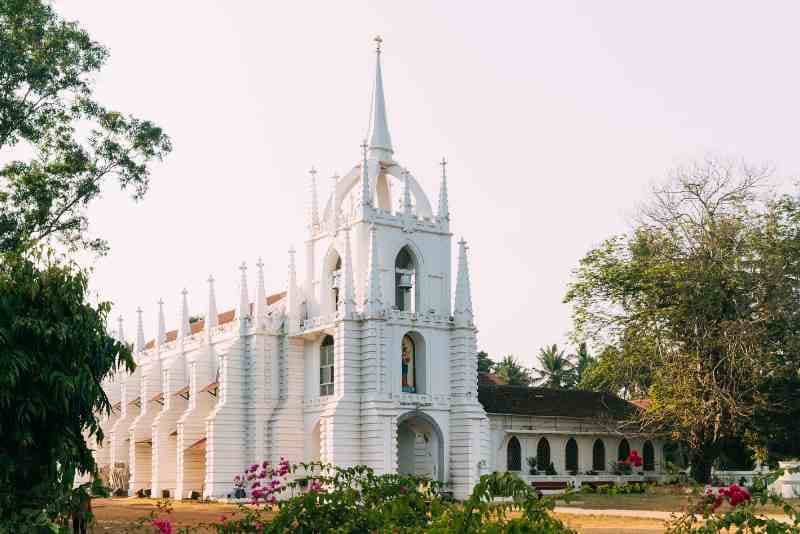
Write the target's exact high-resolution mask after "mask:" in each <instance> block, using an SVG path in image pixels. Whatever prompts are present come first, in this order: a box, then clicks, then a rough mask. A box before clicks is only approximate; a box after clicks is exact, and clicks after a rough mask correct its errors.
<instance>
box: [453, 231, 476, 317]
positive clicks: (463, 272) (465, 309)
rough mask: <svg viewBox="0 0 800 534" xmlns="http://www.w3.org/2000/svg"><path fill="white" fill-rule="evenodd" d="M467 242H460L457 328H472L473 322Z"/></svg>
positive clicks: (454, 311) (455, 307)
mask: <svg viewBox="0 0 800 534" xmlns="http://www.w3.org/2000/svg"><path fill="white" fill-rule="evenodd" d="M467 250H468V249H467V242H466V241H464V239H463V238H462V239H461V241H459V242H458V278H457V281H456V299H455V305H454V306H453V319H454V320H455V323H456V326H470V325H471V324H472V320H473V313H472V290H471V288H470V282H469V262H468V261H467Z"/></svg>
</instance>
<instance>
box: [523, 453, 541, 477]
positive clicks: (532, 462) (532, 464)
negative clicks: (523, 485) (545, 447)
mask: <svg viewBox="0 0 800 534" xmlns="http://www.w3.org/2000/svg"><path fill="white" fill-rule="evenodd" d="M526 462H528V473H529V474H531V475H538V474H539V470H538V469H536V456H528V458H527V459H526Z"/></svg>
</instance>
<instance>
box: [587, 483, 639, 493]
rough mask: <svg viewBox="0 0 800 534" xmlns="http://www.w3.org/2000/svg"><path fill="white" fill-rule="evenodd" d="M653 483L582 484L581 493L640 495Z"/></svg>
mask: <svg viewBox="0 0 800 534" xmlns="http://www.w3.org/2000/svg"><path fill="white" fill-rule="evenodd" d="M652 486H653V484H648V483H645V482H626V483H625V484H620V485H617V484H600V485H598V486H592V485H589V484H584V486H583V487H582V488H581V493H596V494H598V495H640V494H642V493H647V490H648V489H650V488H651V487H652Z"/></svg>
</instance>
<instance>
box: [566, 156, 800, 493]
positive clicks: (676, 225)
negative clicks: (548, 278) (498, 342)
mask: <svg viewBox="0 0 800 534" xmlns="http://www.w3.org/2000/svg"><path fill="white" fill-rule="evenodd" d="M767 174H768V173H767V171H766V170H765V169H753V168H750V167H746V166H740V165H734V164H729V163H727V162H721V161H718V160H713V159H710V160H707V161H704V162H700V163H697V164H695V165H692V166H687V167H682V168H679V169H677V170H676V171H675V172H674V173H673V177H672V180H671V182H670V183H668V184H667V185H665V186H664V187H663V188H660V189H657V190H656V191H655V194H654V199H653V202H652V203H650V204H648V205H647V206H646V207H645V208H644V209H643V210H642V213H641V216H640V218H639V221H640V222H639V224H638V225H637V226H636V227H635V228H634V229H633V231H631V232H630V233H629V234H627V235H622V236H616V237H612V238H610V239H608V240H607V241H605V242H604V243H603V244H601V245H600V246H599V247H597V248H596V249H594V250H591V251H590V252H589V253H587V254H586V256H584V258H583V259H582V260H581V263H580V267H579V268H578V270H577V271H576V273H575V279H574V281H573V282H572V283H571V284H570V287H569V291H568V293H567V295H566V297H565V301H566V302H568V303H571V304H572V305H573V318H574V325H575V332H574V335H575V337H576V338H579V339H587V340H590V341H591V342H592V344H593V346H596V347H598V348H599V354H600V357H599V360H598V362H597V364H596V365H595V366H593V367H592V368H591V369H590V371H589V373H588V374H587V377H586V379H585V381H584V384H586V385H591V386H594V387H596V388H598V389H609V390H612V391H613V390H615V389H616V391H617V392H619V391H620V390H622V391H623V393H626V394H628V395H629V396H632V397H639V396H645V395H646V396H647V397H649V398H650V399H651V401H652V402H651V403H650V405H649V407H648V408H647V410H645V411H644V413H643V415H642V423H643V424H644V425H645V426H646V427H647V429H648V430H655V431H662V432H669V433H671V434H672V437H673V438H674V439H676V440H680V441H682V442H684V443H686V444H687V445H688V447H689V457H690V462H691V468H692V476H693V477H694V478H695V480H698V481H702V482H707V481H708V480H709V476H710V468H711V465H712V463H713V462H714V460H715V459H716V458H717V456H718V454H719V451H720V448H721V446H722V444H723V443H724V441H725V440H727V439H731V438H745V437H746V436H749V437H750V438H752V439H751V440H750V443H749V444H750V445H751V446H753V447H755V448H758V447H764V448H768V447H769V446H770V445H771V444H770V442H768V441H767V439H765V438H767V436H769V435H776V436H777V435H780V433H781V432H784V433H785V432H796V430H792V429H791V427H790V426H789V420H787V419H786V418H777V417H776V418H768V414H769V413H770V410H773V411H780V412H784V413H787V412H788V413H798V410H800V404H798V402H797V400H798V398H797V397H794V398H793V397H782V398H781V397H778V396H776V395H772V394H771V393H770V384H771V383H774V382H776V381H777V382H781V381H782V382H784V383H789V382H790V381H791V380H794V379H795V377H796V376H797V372H796V370H797V368H798V367H800V350H798V349H800V346H798V344H800V336H797V335H796V333H797V332H798V331H800V203H798V200H797V199H796V198H790V197H782V198H779V199H772V198H764V197H762V196H760V195H759V192H760V191H761V189H760V187H761V184H762V180H763V179H764V178H765V177H766V176H767ZM781 425H783V426H782V427H781ZM795 426H796V425H795ZM795 435H796V434H795ZM787 445H788V443H787Z"/></svg>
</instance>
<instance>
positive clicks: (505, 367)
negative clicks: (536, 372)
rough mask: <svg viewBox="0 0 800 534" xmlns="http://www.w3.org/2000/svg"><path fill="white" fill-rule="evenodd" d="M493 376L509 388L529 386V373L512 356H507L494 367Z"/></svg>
mask: <svg viewBox="0 0 800 534" xmlns="http://www.w3.org/2000/svg"><path fill="white" fill-rule="evenodd" d="M494 374H496V375H497V376H499V377H500V378H502V379H503V380H505V382H506V384H509V385H511V386H529V385H530V384H531V372H530V370H529V369H527V368H526V367H524V366H523V365H522V364H520V363H519V362H518V361H517V359H516V358H515V357H514V355H513V354H509V355H508V356H506V357H505V358H503V359H502V360H500V361H499V362H498V363H496V364H495V366H494Z"/></svg>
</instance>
